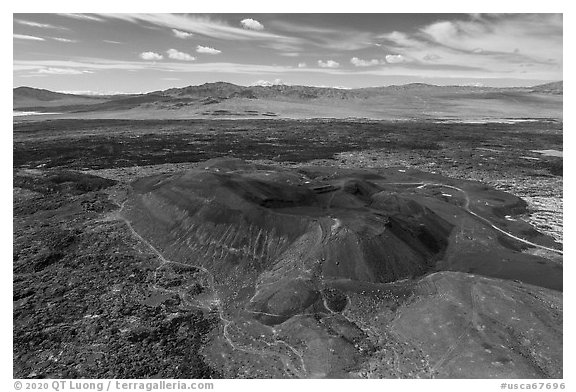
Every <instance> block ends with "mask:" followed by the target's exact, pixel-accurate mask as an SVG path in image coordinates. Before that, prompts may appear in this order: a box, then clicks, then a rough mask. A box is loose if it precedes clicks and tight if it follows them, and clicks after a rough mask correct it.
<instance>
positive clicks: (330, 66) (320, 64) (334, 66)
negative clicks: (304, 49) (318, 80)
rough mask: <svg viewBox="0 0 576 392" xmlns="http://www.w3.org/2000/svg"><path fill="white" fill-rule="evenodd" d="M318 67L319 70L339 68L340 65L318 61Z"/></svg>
mask: <svg viewBox="0 0 576 392" xmlns="http://www.w3.org/2000/svg"><path fill="white" fill-rule="evenodd" d="M318 66H319V67H320V68H338V67H339V66H340V63H338V62H336V61H334V60H327V61H322V60H318Z"/></svg>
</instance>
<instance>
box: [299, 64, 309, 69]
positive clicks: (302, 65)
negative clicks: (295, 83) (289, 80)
mask: <svg viewBox="0 0 576 392" xmlns="http://www.w3.org/2000/svg"><path fill="white" fill-rule="evenodd" d="M306 66H307V65H306V63H298V68H306Z"/></svg>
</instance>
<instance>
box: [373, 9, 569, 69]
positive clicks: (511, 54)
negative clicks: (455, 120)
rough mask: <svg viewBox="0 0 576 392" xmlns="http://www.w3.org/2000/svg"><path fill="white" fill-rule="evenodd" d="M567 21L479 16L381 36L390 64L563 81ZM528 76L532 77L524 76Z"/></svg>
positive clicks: (556, 17)
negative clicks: (563, 43) (466, 69)
mask: <svg viewBox="0 0 576 392" xmlns="http://www.w3.org/2000/svg"><path fill="white" fill-rule="evenodd" d="M562 25H563V23H562V15H556V14H538V15H530V14H503V15H476V16H474V17H472V18H470V19H469V20H444V21H438V22H435V23H432V24H429V25H426V26H422V27H421V28H420V29H417V30H415V31H414V32H411V33H405V32H399V31H395V32H392V33H388V34H384V35H381V36H380V37H379V38H380V39H381V40H382V42H381V43H382V49H383V50H385V51H388V52H392V53H389V54H388V55H387V56H386V61H387V62H389V63H394V64H399V63H406V62H410V64H411V66H414V67H430V68H437V67H444V68H445V69H448V68H449V67H460V68H462V69H465V68H470V69H471V70H474V72H475V73H478V71H482V72H483V73H484V74H486V73H488V75H506V74H508V75H514V77H519V76H522V77H526V76H527V75H529V74H532V76H533V77H534V78H541V79H561V78H562V56H563V55H562V39H563V38H562ZM522 74H526V75H522Z"/></svg>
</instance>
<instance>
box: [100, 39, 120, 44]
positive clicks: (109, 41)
mask: <svg viewBox="0 0 576 392" xmlns="http://www.w3.org/2000/svg"><path fill="white" fill-rule="evenodd" d="M102 42H106V43H108V44H116V45H120V44H122V42H119V41H112V40H109V39H104V40H102Z"/></svg>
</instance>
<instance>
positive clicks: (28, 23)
mask: <svg viewBox="0 0 576 392" xmlns="http://www.w3.org/2000/svg"><path fill="white" fill-rule="evenodd" d="M14 22H16V23H18V24H21V25H24V26H30V27H38V28H41V29H58V30H68V29H67V28H65V27H60V26H54V25H51V24H48V23H38V22H31V21H28V20H22V19H14Z"/></svg>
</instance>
